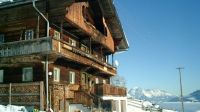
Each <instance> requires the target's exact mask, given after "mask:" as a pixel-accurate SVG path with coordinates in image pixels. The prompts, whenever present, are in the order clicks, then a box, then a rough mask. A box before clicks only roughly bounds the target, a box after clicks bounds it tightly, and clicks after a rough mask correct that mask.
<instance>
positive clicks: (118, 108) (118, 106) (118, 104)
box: [116, 100, 121, 112]
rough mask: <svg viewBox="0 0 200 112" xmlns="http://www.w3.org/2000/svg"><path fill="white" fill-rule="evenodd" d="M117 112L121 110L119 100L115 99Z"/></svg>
mask: <svg viewBox="0 0 200 112" xmlns="http://www.w3.org/2000/svg"><path fill="white" fill-rule="evenodd" d="M116 107H117V112H121V101H120V100H117V106H116Z"/></svg>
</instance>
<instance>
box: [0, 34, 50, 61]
mask: <svg viewBox="0 0 200 112" xmlns="http://www.w3.org/2000/svg"><path fill="white" fill-rule="evenodd" d="M50 50H51V39H50V38H48V37H44V38H38V39H32V40H21V41H16V42H9V43H3V44H1V43H0V58H2V57H10V56H19V55H28V54H35V53H44V52H48V51H50Z"/></svg>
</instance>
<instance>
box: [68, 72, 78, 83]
mask: <svg viewBox="0 0 200 112" xmlns="http://www.w3.org/2000/svg"><path fill="white" fill-rule="evenodd" d="M69 83H70V84H75V83H76V73H75V72H74V71H69Z"/></svg>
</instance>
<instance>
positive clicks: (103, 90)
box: [93, 84, 126, 96]
mask: <svg viewBox="0 0 200 112" xmlns="http://www.w3.org/2000/svg"><path fill="white" fill-rule="evenodd" d="M93 92H94V94H96V95H98V96H126V88H122V87H115V86H112V85H110V84H96V85H95V88H94V90H93Z"/></svg>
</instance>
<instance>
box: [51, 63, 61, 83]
mask: <svg viewBox="0 0 200 112" xmlns="http://www.w3.org/2000/svg"><path fill="white" fill-rule="evenodd" d="M53 81H54V82H60V68H57V67H54V68H53Z"/></svg>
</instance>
